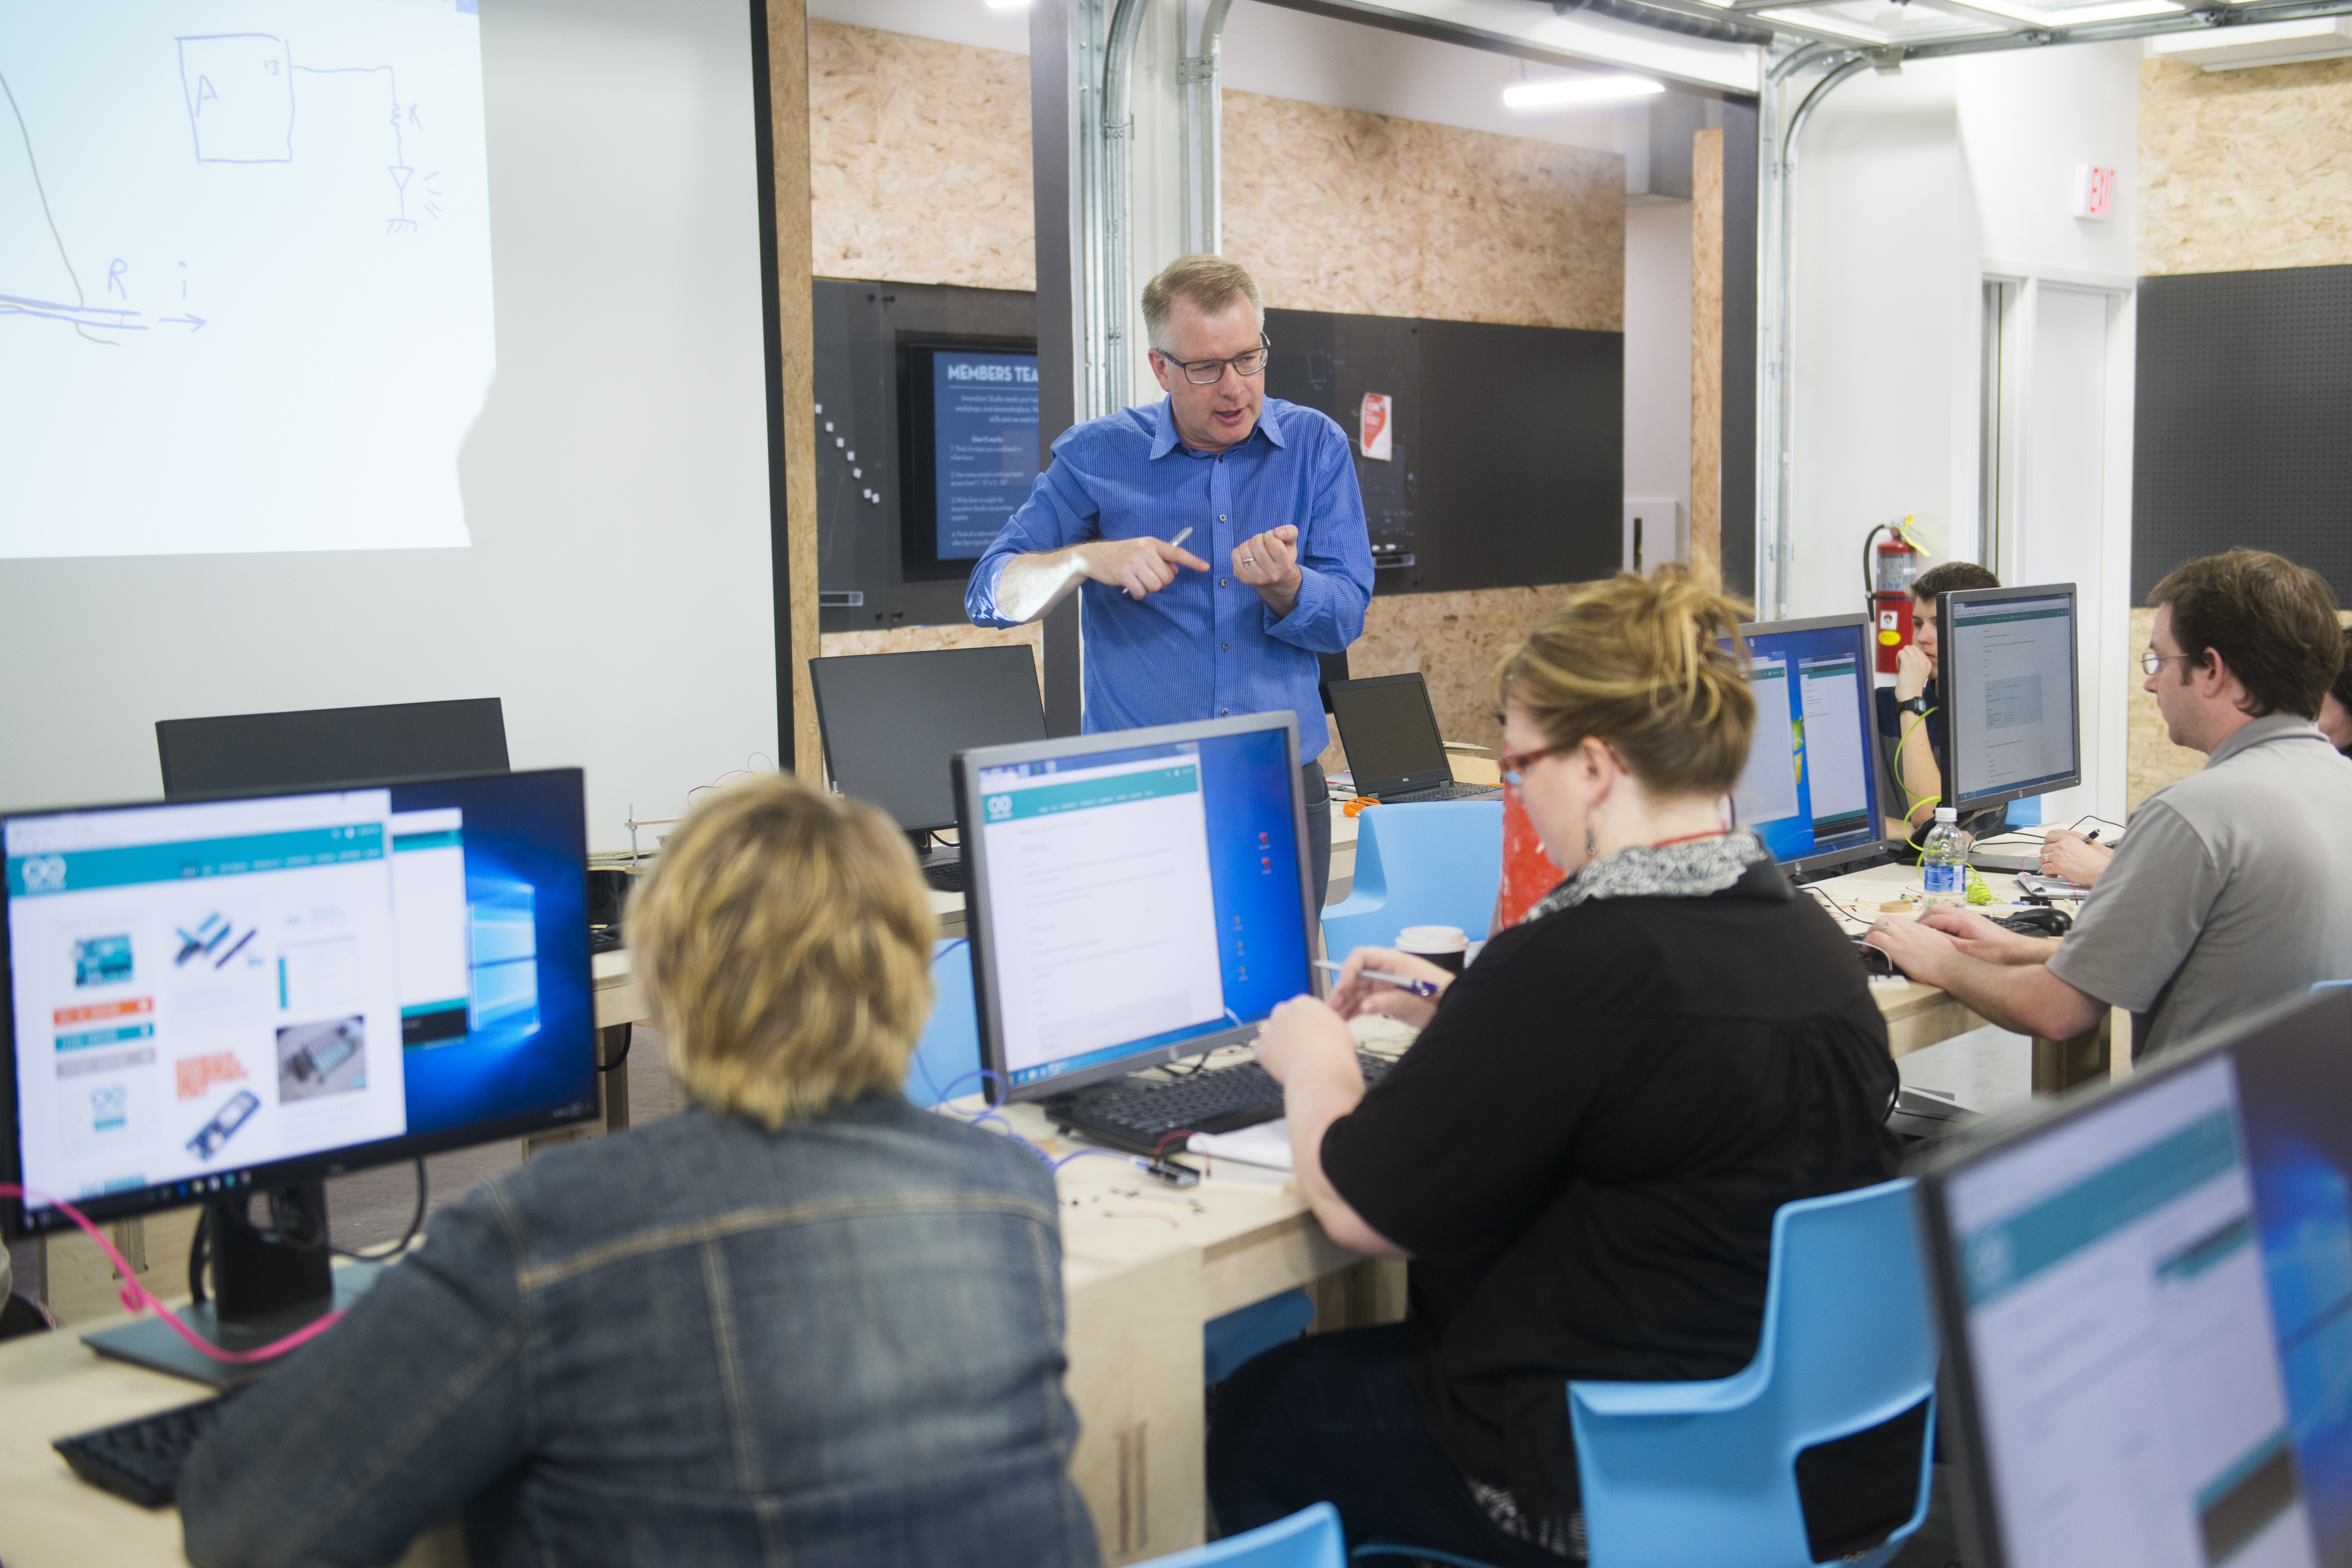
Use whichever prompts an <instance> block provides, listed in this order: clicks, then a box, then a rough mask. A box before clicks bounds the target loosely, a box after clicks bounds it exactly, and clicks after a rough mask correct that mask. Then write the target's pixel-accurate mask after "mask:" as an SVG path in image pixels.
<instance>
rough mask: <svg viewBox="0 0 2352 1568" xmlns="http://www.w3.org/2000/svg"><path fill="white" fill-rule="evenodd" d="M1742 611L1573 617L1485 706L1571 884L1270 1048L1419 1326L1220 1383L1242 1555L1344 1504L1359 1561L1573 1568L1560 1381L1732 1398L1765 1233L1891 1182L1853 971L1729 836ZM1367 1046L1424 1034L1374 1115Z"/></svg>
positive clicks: (1310, 1162)
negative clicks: (1361, 1549)
mask: <svg viewBox="0 0 2352 1568" xmlns="http://www.w3.org/2000/svg"><path fill="white" fill-rule="evenodd" d="M1744 614H1745V611H1744V607H1743V606H1741V605H1738V604H1735V603H1734V602H1732V601H1731V600H1729V599H1727V598H1726V597H1724V596H1723V595H1722V594H1720V593H1719V592H1718V591H1717V589H1716V588H1715V586H1714V585H1713V584H1711V583H1707V582H1705V581H1703V580H1701V579H1699V578H1697V577H1695V576H1693V575H1691V574H1689V573H1688V572H1686V571H1685V569H1683V568H1681V567H1679V566H1668V567H1666V568H1664V569H1663V570H1662V571H1661V572H1660V573H1659V574H1658V575H1657V576H1656V577H1655V578H1654V579H1653V580H1650V581H1644V580H1643V579H1642V578H1639V577H1635V576H1633V575H1630V574H1626V575H1621V576H1618V577H1615V578H1613V579H1611V580H1609V581H1606V582H1601V583H1593V584H1585V585H1582V586H1580V587H1579V588H1577V589H1575V590H1574V591H1573V592H1571V593H1570V595H1569V596H1568V598H1567V599H1566V600H1564V601H1563V602H1562V603H1561V604H1560V605H1559V607H1558V608H1557V609H1555V610H1553V611H1552V612H1551V614H1550V615H1549V616H1546V617H1545V619H1544V621H1543V624H1542V625H1541V626H1538V628H1537V629H1536V631H1535V633H1534V634H1533V635H1532V636H1530V637H1528V639H1527V641H1526V642H1525V643H1524V644H1523V645H1522V646H1521V647H1519V648H1518V649H1517V651H1516V652H1515V653H1513V654H1512V655H1511V657H1510V658H1509V659H1508V660H1507V661H1506V663H1505V664H1504V666H1503V668H1502V669H1501V671H1500V674H1499V678H1498V680H1497V687H1498V693H1497V694H1498V696H1499V698H1500V702H1501V707H1502V709H1503V718H1504V729H1503V739H1504V743H1505V745H1506V747H1507V751H1506V752H1504V755H1503V759H1502V766H1503V778H1504V782H1505V783H1506V784H1507V785H1508V786H1509V788H1510V789H1512V790H1513V791H1514V792H1515V793H1516V794H1517V795H1518V797H1519V799H1520V800H1521V801H1522V802H1523V803H1524V804H1525V805H1526V807H1527V812H1528V817H1529V819H1530V820H1531V821H1532V822H1533V823H1534V825H1535V827H1536V831H1537V833H1538V836H1539V837H1541V839H1542V841H1543V845H1544V849H1545V852H1546V853H1547V854H1548V855H1549V856H1550V858H1551V859H1552V860H1553V862H1554V863H1555V864H1556V865H1558V866H1559V868H1560V870H1561V871H1562V872H1563V873H1566V874H1567V879H1566V880H1565V881H1563V882H1561V883H1560V884H1559V887H1558V888H1556V889H1553V890H1552V892H1551V893H1550V894H1549V896H1547V897H1546V898H1544V899H1543V900H1540V901H1539V902H1538V904H1537V905H1536V906H1535V908H1534V909H1533V910H1530V911H1529V912H1528V915H1527V917H1526V919H1524V920H1523V921H1520V922H1519V923H1518V924H1517V925H1515V926H1513V927H1511V928H1510V929H1508V930H1507V931H1501V932H1499V933H1498V934H1496V936H1495V937H1494V939H1493V940H1492V941H1491V942H1488V943H1487V945H1486V950H1485V951H1484V952H1482V953H1481V954H1480V955H1479V957H1478V959H1477V962H1475V963H1472V964H1471V965H1470V966H1469V967H1468V968H1467V969H1466V970H1465V971H1464V972H1463V973H1461V974H1460V975H1459V976H1454V975H1449V974H1447V973H1445V972H1444V970H1441V969H1439V968H1437V967H1436V966H1435V965H1433V964H1431V963H1426V962H1424V961H1423V960H1420V959H1417V958H1414V957H1412V956H1411V955H1409V954H1406V953H1402V952H1390V951H1387V950H1384V949H1377V948H1358V949H1357V950H1356V951H1355V952H1353V953H1351V954H1350V955H1349V958H1348V962H1347V965H1346V967H1345V969H1344V971H1343V972H1342V973H1341V976H1340V980H1339V985H1338V987H1337V989H1336V990H1334V992H1333V993H1332V995H1331V1000H1330V1002H1329V1003H1328V1004H1326V1003H1323V1002H1319V1001H1317V1000H1316V999H1314V998H1313V997H1305V996H1302V997H1298V998H1296V999H1294V1000H1292V1001H1289V1002H1286V1003H1284V1004H1283V1005H1281V1006H1280V1007H1279V1008H1277V1009H1276V1011H1275V1013H1274V1016H1273V1017H1272V1018H1271V1019H1270V1020H1268V1022H1267V1024H1266V1026H1265V1031H1264V1033H1263V1034H1262V1035H1261V1036H1260V1037H1259V1040H1258V1053H1259V1059H1260V1060H1261V1061H1263V1062H1264V1063H1265V1067H1266V1070H1267V1071H1269V1072H1271V1073H1272V1074H1273V1075H1274V1076H1275V1077H1276V1078H1277V1079H1281V1080H1282V1083H1283V1086H1284V1090H1285V1100H1286V1115H1287V1117H1288V1121H1289V1131H1290V1140H1291V1153H1292V1160H1293V1163H1294V1164H1295V1166H1296V1168H1297V1173H1298V1185H1299V1190H1300V1191H1301V1192H1302V1193H1303V1194H1306V1195H1307V1200H1308V1202H1309V1203H1310V1204H1311V1205H1313V1207H1314V1211H1315V1215H1316V1217H1317V1218H1318V1219H1319V1220H1320V1221H1321V1222H1322V1224H1323V1226H1324V1228H1325V1229H1326V1230H1327V1231H1328V1233H1329V1234H1330V1236H1331V1237H1332V1238H1333V1239H1334V1240H1336V1241H1338V1242H1339V1243H1340V1244H1342V1245H1343V1246H1346V1247H1352V1248H1354V1249H1355V1250H1357V1251H1360V1252H1364V1253H1369V1254H1370V1255H1372V1256H1374V1257H1382V1258H1410V1259H1412V1268H1411V1271H1410V1278H1411V1282H1412V1283H1411V1312H1410V1316H1409V1318H1408V1320H1407V1321H1405V1322H1403V1323H1401V1324H1395V1325H1391V1326H1388V1327H1382V1328H1370V1329H1358V1330H1354V1331H1349V1332H1344V1333H1332V1334H1319V1335H1315V1336H1313V1337H1310V1338H1307V1339H1304V1340H1300V1341H1297V1342H1295V1343H1292V1344H1290V1345H1286V1346H1284V1347H1281V1348H1280V1349H1277V1350H1275V1351H1270V1352H1267V1353H1265V1355H1263V1356H1260V1357H1258V1358H1257V1359H1255V1360H1254V1361H1251V1362H1249V1363H1245V1364H1244V1366H1243V1367H1242V1368H1241V1369H1240V1370H1239V1371H1238V1372H1236V1373H1234V1375H1233V1377H1232V1378H1231V1379H1229V1380H1228V1381H1227V1382H1226V1383H1225V1384H1223V1386H1222V1388H1221V1390H1220V1392H1219V1394H1218V1398H1217V1404H1216V1408H1215V1410H1214V1412H1213V1419H1212V1422H1211V1426H1210V1433H1209V1487H1210V1498H1211V1501H1212V1503H1213V1507H1214V1509H1215V1511H1216V1518H1217V1524H1218V1527H1219V1528H1220V1529H1221V1530H1222V1531H1225V1532H1226V1533H1228V1534H1230V1533H1233V1532H1234V1531H1242V1530H1246V1529H1249V1528H1251V1527H1253V1526H1255V1525H1258V1524H1263V1523H1265V1522H1266V1521H1269V1520H1273V1519H1276V1518H1279V1517H1281V1516H1283V1515H1284V1514H1286V1513H1289V1512H1290V1511H1292V1510H1296V1509H1298V1508H1302V1507H1304V1506H1306V1505H1307V1504H1308V1503H1311V1502H1314V1501H1317V1500H1322V1499H1328V1500H1331V1501H1332V1502H1334V1503H1336V1504H1337V1505H1338V1507H1339V1511H1340V1515H1341V1517H1342V1519H1343V1520H1344V1521H1345V1523H1346V1527H1347V1531H1348V1535H1349V1539H1350V1540H1351V1541H1355V1542H1360V1541H1364V1540H1367V1539H1371V1538H1376V1537H1384V1538H1387V1539H1390V1540H1393V1541H1401V1542H1409V1543H1412V1544H1413V1545H1417V1546H1422V1547H1425V1548H1433V1549H1434V1552H1453V1553H1455V1554H1457V1555H1458V1556H1461V1557H1467V1558H1471V1559H1475V1560H1476V1561H1479V1562H1484V1563H1497V1564H1519V1563H1551V1562H1556V1561H1557V1560H1558V1559H1559V1557H1561V1556H1578V1555H1581V1539H1582V1527H1583V1521H1582V1516H1581V1514H1580V1511H1579V1508H1578V1496H1579V1493H1578V1483H1577V1468H1576V1457H1575V1453H1574V1449H1573V1446H1572V1441H1571V1438H1570V1431H1569V1425H1568V1410H1567V1398H1566V1384H1567V1381H1568V1380H1569V1379H1570V1378H1600V1379H1635V1380H1643V1379H1646V1380H1662V1381H1663V1380H1679V1379H1689V1378H1712V1377H1722V1376H1726V1375H1727V1374H1729V1373H1734V1372H1737V1371H1738V1369H1739V1368H1740V1367H1742V1366H1744V1365H1746V1364H1747V1363H1748V1361H1749V1360H1750V1359H1751V1358H1752V1357H1753V1356H1754V1354H1755V1352H1756V1344H1757V1336H1758V1332H1759V1329H1760V1327H1761V1323H1762V1318H1763V1310H1764V1289H1765V1282H1766V1278H1767V1275H1768V1272H1769V1266H1770V1253H1771V1229H1772V1215H1773V1213H1774V1211H1775V1210H1777V1209H1778V1208H1779V1207H1780V1205H1782V1204H1785V1203H1788V1202H1790V1200H1792V1199H1796V1198H1803V1197H1811V1196H1815V1195H1817V1194H1825V1193H1833V1192H1839V1191H1843V1190H1844V1189H1846V1188H1849V1187H1854V1186H1860V1185H1864V1184H1869V1183H1873V1182H1877V1181H1880V1180H1883V1179H1885V1177H1886V1176H1888V1175H1890V1174H1892V1173H1893V1171H1894V1149H1893V1140H1892V1138H1891V1135H1890V1134H1888V1133H1887V1131H1885V1127H1884V1125H1883V1122H1884V1119H1885V1113H1886V1108H1887V1105H1888V1102H1889V1100H1890V1099H1891V1097H1892V1096H1893V1095H1894V1093H1895V1064H1894V1062H1893V1061H1892V1060H1891V1059H1890V1058H1889V1057H1888V1054H1887V1045H1886V1026H1885V1022H1884V1020H1883V1019H1882V1017H1881V1016H1880V1013H1879V1010H1878V1007H1877V1005H1875V1004H1874V1002H1873V1001H1872V999H1871V996H1870V993H1869V989H1868V987H1867V985H1866V984H1865V983H1864V977H1863V971H1862V967H1861V965H1859V964H1857V963H1855V962H1854V955H1853V946H1852V944H1851V943H1850V942H1848V941H1847V940H1846V939H1845V937H1844V936H1843V935H1842V934H1841V933H1840V932H1839V931H1838V929H1837V927H1836V925H1835V924H1834V923H1833V922H1832V921H1831V919H1830V918H1829V916H1828V915H1827V914H1825V913H1824V912H1822V910H1821V909H1820V908H1819V907H1818V906H1817V905H1815V904H1814V903H1813V902H1812V901H1811V900H1807V899H1801V898H1798V897H1796V896H1795V895H1794V894H1793V893H1792V892H1791V890H1790V887H1789V883H1788V881H1787V879H1785V878H1783V877H1782V876H1781V874H1780V869H1779V868H1777V867H1776V866H1775V865H1774V864H1773V862H1772V858H1771V856H1770V854H1769V852H1768V851H1767V850H1766V849H1765V847H1764V846H1763V845H1762V843H1761V842H1760V841H1759V840H1758V838H1757V837H1756V835H1755V834H1754V833H1752V832H1750V831H1748V829H1745V828H1738V829H1731V830H1727V829H1726V827H1725V826H1724V822H1723V819H1722V816H1721V813H1720V804H1719V803H1720V802H1721V801H1722V799H1723V797H1724V796H1725V795H1727V793H1728V792H1729V791H1730V789H1731V787H1732V785H1733V784H1735V783H1736V782H1737V781H1738V777H1739V774H1740V772H1741V770H1742V768H1743V766H1744V765H1745V763H1746V760H1747V756H1748V738H1749V735H1750V733H1751V732H1752V731H1753V729H1754V727H1755V711H1756V710H1755V701H1754V700H1753V698H1752V697H1750V695H1749V693H1748V679H1747V671H1746V668H1745V664H1746V658H1745V653H1744V650H1742V649H1739V648H1738V643H1737V641H1736V640H1735V637H1734V634H1735V630H1736V628H1737V626H1738V623H1739V622H1740V620H1741V619H1742V618H1743V616H1744ZM1374 974H1380V975H1402V976H1404V977H1406V978H1408V979H1414V980H1422V981H1426V982H1427V983H1428V984H1429V985H1430V987H1432V988H1433V989H1434V990H1435V992H1436V995H1435V996H1434V998H1423V997H1422V996H1418V995H1415V994H1412V992H1409V991H1406V990H1402V989H1399V988H1397V987H1395V986H1392V985H1391V984H1387V983H1386V981H1385V980H1381V979H1375V978H1373V977H1372V976H1373V975H1374ZM1359 1013H1385V1014H1389V1015H1392V1016H1397V1017H1400V1018H1402V1019H1405V1020H1407V1021H1409V1022H1413V1023H1418V1024H1422V1025H1423V1028H1422V1031H1421V1034H1420V1037H1419V1038H1418V1039H1417V1040H1416V1041H1415V1043H1414V1045H1413V1047H1412V1050H1411V1051H1409V1052H1408V1053H1407V1054H1406V1055H1405V1057H1404V1058H1403V1059H1402V1061H1401V1062H1399V1063H1398V1065H1397V1066H1396V1067H1395V1068H1393V1069H1392V1070H1391V1072H1390V1073H1389V1075H1388V1076H1387V1077H1386V1078H1384V1079H1382V1080H1381V1083H1380V1084H1379V1085H1378V1086H1377V1087H1375V1088H1373V1089H1369V1090H1367V1089H1366V1088H1365V1086H1364V1081H1363V1079H1362V1076H1361V1075H1360V1072H1359V1070H1358V1068H1357V1065H1356V1055H1355V1051H1354V1047H1353V1044H1352V1041H1351V1039H1350V1037H1349V1030H1348V1026H1347V1020H1348V1019H1349V1017H1351V1016H1354V1015H1356V1014H1359ZM1911 1462H1912V1466H1913V1468H1912V1469H1911V1471H1910V1474H1911V1476H1912V1477H1914V1478H1916V1474H1917V1470H1916V1445H1915V1447H1914V1452H1913V1454H1912V1458H1911ZM1895 1469H1896V1470H1897V1472H1898V1473H1899V1472H1900V1469H1901V1466H1900V1465H1899V1464H1898V1465H1896V1467H1895ZM1913 1484H1915V1485H1916V1479H1915V1480H1914V1482H1913ZM1844 1501H1849V1502H1851V1503H1852V1505H1853V1509H1854V1510H1855V1515H1856V1517H1858V1518H1862V1519H1864V1520H1870V1519H1874V1518H1875V1517H1876V1512H1874V1510H1877V1511H1884V1510H1882V1509H1880V1507H1879V1505H1880V1504H1881V1503H1882V1502H1884V1501H1885V1500H1881V1499H1878V1498H1876V1497H1856V1498H1853V1499H1850V1500H1844ZM1891 1506H1893V1508H1894V1512H1893V1516H1892V1518H1891V1519H1889V1520H1888V1521H1887V1522H1888V1524H1889V1526H1890V1527H1891V1525H1892V1524H1893V1523H1895V1522H1899V1521H1900V1520H1901V1519H1902V1518H1903V1517H1904V1516H1905V1515H1906V1514H1907V1512H1908V1511H1909V1508H1910V1491H1909V1489H1908V1488H1907V1487H1906V1489H1905V1491H1904V1496H1903V1497H1902V1498H1900V1499H1897V1500H1894V1501H1893V1503H1892V1505H1891ZM1434 1552H1433V1554H1434Z"/></svg>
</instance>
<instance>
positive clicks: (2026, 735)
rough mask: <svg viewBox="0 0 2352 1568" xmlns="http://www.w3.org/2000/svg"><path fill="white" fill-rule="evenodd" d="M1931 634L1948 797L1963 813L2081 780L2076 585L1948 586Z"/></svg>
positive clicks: (1939, 760) (1939, 758) (1938, 761)
mask: <svg viewBox="0 0 2352 1568" xmlns="http://www.w3.org/2000/svg"><path fill="white" fill-rule="evenodd" d="M1936 636H1937V654H1936V666H1937V682H1936V683H1937V687H1938V689H1940V690H1941V691H1942V693H1943V701H1944V726H1943V729H1944V744H1943V748H1942V751H1941V752H1940V754H1939V755H1937V758H1936V764H1937V767H1939V768H1941V769H1942V770H1943V774H1944V804H1946V805H1956V806H1958V807H1959V810H1960V815H1961V816H1962V817H1966V816H1968V815H1969V813H1970V812H1975V811H1982V810H1985V809H1987V808H1988V807H1991V806H1996V805H2007V804H2008V803H2009V802H2011V801H2012V800H2018V799H2021V798H2023V797H2024V796H2026V795H2047V794H2049V793H2050V792H2051V791H2052V790H2056V789H2064V788H2066V787H2068V786H2069V785H2072V784H2081V783H2082V782H2083V761H2082V758H2083V748H2082V721H2081V715H2080V710H2081V702H2080V700H2079V697H2078V693H2079V692H2080V690H2081V685H2080V681H2079V679H2078V678H2077V671H2078V669H2079V668H2080V663H2079V660H2080V654H2079V652H2078V648H2077V637H2076V633H2075V624H2074V584H2072V583H2047V584H2041V585H2040V586H2037V587H2026V588H1972V589H1969V590H1968V591H1967V592H1965V593H1957V594H1945V595H1941V596H1940V598H1939V599H1938V601H1937V606H1936Z"/></svg>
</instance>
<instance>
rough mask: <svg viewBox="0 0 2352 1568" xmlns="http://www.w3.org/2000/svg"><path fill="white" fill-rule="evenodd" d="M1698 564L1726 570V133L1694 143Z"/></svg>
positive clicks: (1694, 550)
mask: <svg viewBox="0 0 2352 1568" xmlns="http://www.w3.org/2000/svg"><path fill="white" fill-rule="evenodd" d="M1690 554H1691V560H1692V562H1693V563H1697V564H1701V565H1705V566H1708V567H1711V568H1713V569H1714V570H1716V571H1717V572H1720V571H1721V570H1722V569H1723V132H1722V130H1721V128H1720V127H1717V128H1714V129H1710V130H1703V131H1700V132H1697V133H1696V135H1695V136H1694V137H1693V138H1692V142H1691V520H1690Z"/></svg>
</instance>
